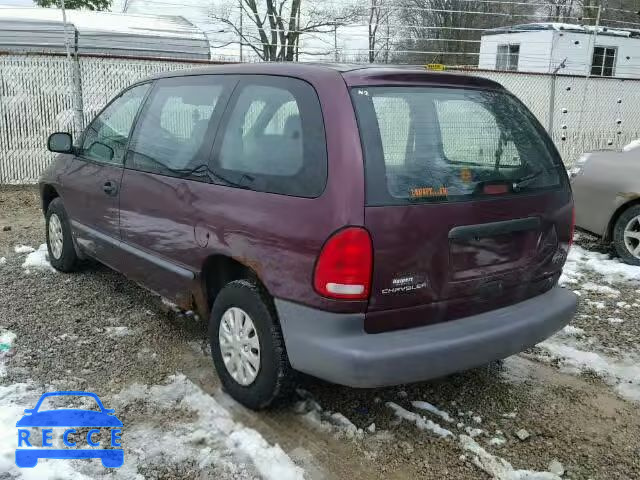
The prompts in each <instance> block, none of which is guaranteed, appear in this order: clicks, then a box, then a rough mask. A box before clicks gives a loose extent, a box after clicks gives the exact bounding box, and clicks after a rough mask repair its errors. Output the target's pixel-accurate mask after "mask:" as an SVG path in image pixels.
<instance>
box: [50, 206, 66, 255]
mask: <svg viewBox="0 0 640 480" xmlns="http://www.w3.org/2000/svg"><path fill="white" fill-rule="evenodd" d="M62 238H63V237H62V224H61V223H60V219H59V218H58V215H56V214H55V213H52V214H51V216H50V217H49V247H50V248H51V254H52V255H53V256H54V258H55V259H56V260H58V259H59V258H60V256H61V255H62Z"/></svg>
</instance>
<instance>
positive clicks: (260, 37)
mask: <svg viewBox="0 0 640 480" xmlns="http://www.w3.org/2000/svg"><path fill="white" fill-rule="evenodd" d="M238 1H239V6H240V9H241V12H242V15H243V17H244V19H248V20H249V25H247V22H244V26H243V28H240V22H239V19H238V18H236V15H234V11H233V10H234V8H233V7H234V6H233V5H230V3H231V2H227V3H226V4H225V5H224V6H222V7H221V8H217V9H214V10H213V11H212V12H211V14H210V17H211V18H212V19H213V20H216V21H218V22H221V23H223V24H225V25H226V26H228V27H230V29H231V30H232V31H233V32H234V33H235V34H236V35H237V36H238V37H239V38H240V41H242V43H243V45H247V46H248V47H250V48H251V49H252V50H253V51H254V52H255V54H256V55H257V56H258V58H260V60H264V61H293V60H295V59H296V58H297V53H298V51H299V47H300V38H301V37H302V36H303V35H307V34H311V33H330V32H332V31H333V30H334V29H335V28H336V27H337V26H340V25H345V24H347V23H349V21H352V20H353V19H354V18H355V17H354V16H355V10H354V9H352V8H349V7H348V6H347V7H345V8H343V9H341V10H331V9H329V8H327V7H324V6H322V5H321V3H320V2H317V5H313V4H311V5H310V6H309V7H308V8H307V9H305V10H303V9H302V0H277V1H274V0H238ZM237 5H238V4H236V7H237ZM330 51H331V50H327V51H326V52H318V51H315V52H303V53H306V54H319V55H326V54H327V53H329V52H330Z"/></svg>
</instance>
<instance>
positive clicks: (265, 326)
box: [209, 280, 294, 410]
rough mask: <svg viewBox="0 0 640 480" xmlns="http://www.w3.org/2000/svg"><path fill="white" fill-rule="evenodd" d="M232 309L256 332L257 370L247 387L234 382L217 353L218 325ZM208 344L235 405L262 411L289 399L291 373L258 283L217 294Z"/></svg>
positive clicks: (273, 316) (239, 284)
mask: <svg viewBox="0 0 640 480" xmlns="http://www.w3.org/2000/svg"><path fill="white" fill-rule="evenodd" d="M231 307H237V308H241V309H242V310H244V311H245V312H246V313H247V314H248V315H249V317H250V318H251V320H252V321H253V324H254V326H255V329H256V331H257V333H258V342H259V344H260V367H259V369H258V373H257V376H256V378H255V380H254V381H253V383H251V384H249V385H247V386H243V385H241V384H240V383H238V382H236V380H234V379H233V377H232V376H231V373H230V372H229V371H228V370H227V367H226V366H225V364H224V361H223V359H222V353H221V351H220V342H219V340H218V332H219V328H220V322H221V320H222V315H223V314H224V313H225V312H226V311H227V310H228V309H229V308H231ZM209 342H210V344H211V356H212V357H213V364H214V366H215V368H216V371H217V372H218V376H219V377H220V381H221V382H222V386H223V388H224V389H225V390H226V391H227V393H229V395H231V396H232V397H233V398H234V399H236V400H237V401H238V402H240V403H241V404H243V405H244V406H246V407H248V408H251V409H252V410H261V409H264V408H267V407H270V406H272V405H274V404H276V403H279V402H281V401H283V400H285V399H287V398H290V395H291V393H292V392H293V388H294V372H293V370H292V368H291V365H290V364H289V359H288V358H287V352H286V349H285V345H284V340H283V338H282V331H281V330H280V325H279V324H278V320H277V317H276V313H275V308H274V306H273V302H272V301H271V298H270V297H269V295H268V294H267V293H266V292H265V291H264V289H262V288H261V287H260V286H259V285H258V284H257V283H255V282H253V281H249V280H235V281H233V282H230V283H228V284H227V285H226V286H225V287H224V288H223V289H222V290H221V291H220V293H218V295H217V297H216V300H215V302H214V303H213V308H212V309H211V317H210V319H209Z"/></svg>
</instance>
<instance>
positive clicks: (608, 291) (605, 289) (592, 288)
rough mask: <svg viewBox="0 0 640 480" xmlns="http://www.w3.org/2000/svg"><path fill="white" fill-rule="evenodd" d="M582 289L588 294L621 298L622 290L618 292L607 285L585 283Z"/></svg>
mask: <svg viewBox="0 0 640 480" xmlns="http://www.w3.org/2000/svg"><path fill="white" fill-rule="evenodd" d="M580 288H581V289H582V290H587V291H588V292H596V293H602V294H603V295H606V296H608V297H611V298H617V297H619V296H620V290H616V289H615V288H611V287H609V286H607V285H598V284H597V283H593V282H584V283H583V284H582V285H581V286H580Z"/></svg>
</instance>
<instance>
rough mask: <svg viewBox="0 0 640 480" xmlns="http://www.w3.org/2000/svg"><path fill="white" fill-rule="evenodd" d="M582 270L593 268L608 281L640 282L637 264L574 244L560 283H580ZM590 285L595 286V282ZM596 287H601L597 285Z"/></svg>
mask: <svg viewBox="0 0 640 480" xmlns="http://www.w3.org/2000/svg"><path fill="white" fill-rule="evenodd" d="M581 270H592V271H594V272H596V273H599V274H600V275H602V276H603V277H604V280H605V282H607V283H614V282H616V281H629V282H638V283H640V268H638V267H637V266H634V265H627V264H626V263H622V262H621V261H620V260H618V259H617V258H610V256H609V255H607V254H606V253H598V252H592V251H589V250H585V249H584V248H582V247H580V246H578V245H574V246H572V247H571V250H570V251H569V256H568V257H567V262H566V263H565V265H564V268H563V271H562V276H561V277H560V284H561V285H566V284H576V283H578V280H579V279H580V278H581V277H582V275H583V274H582V272H581ZM590 285H591V286H593V285H594V284H590ZM600 287H602V286H600ZM596 288H599V287H597V286H596ZM612 290H613V289H612ZM596 291H597V290H596ZM609 293H610V294H612V295H613V292H608V294H609ZM618 293H619V292H618Z"/></svg>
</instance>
